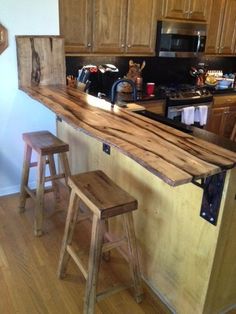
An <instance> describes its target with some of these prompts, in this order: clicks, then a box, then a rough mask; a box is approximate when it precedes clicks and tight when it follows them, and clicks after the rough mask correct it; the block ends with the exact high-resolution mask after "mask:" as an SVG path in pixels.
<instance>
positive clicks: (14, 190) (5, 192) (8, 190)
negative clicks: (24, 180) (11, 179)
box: [0, 185, 20, 196]
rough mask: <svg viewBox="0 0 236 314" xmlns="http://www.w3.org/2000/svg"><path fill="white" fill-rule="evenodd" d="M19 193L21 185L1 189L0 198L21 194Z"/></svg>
mask: <svg viewBox="0 0 236 314" xmlns="http://www.w3.org/2000/svg"><path fill="white" fill-rule="evenodd" d="M19 191H20V186H19V185H12V186H7V187H5V188H0V196H5V195H10V194H15V193H19Z"/></svg>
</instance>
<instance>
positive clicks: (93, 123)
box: [21, 86, 236, 186]
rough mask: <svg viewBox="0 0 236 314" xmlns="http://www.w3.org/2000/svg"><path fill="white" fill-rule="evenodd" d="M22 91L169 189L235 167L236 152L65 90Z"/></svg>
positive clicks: (83, 94) (49, 87) (62, 88)
mask: <svg viewBox="0 0 236 314" xmlns="http://www.w3.org/2000/svg"><path fill="white" fill-rule="evenodd" d="M21 89H22V90H23V91H24V92H26V93H27V94H28V95H29V96H30V97H32V98H33V99H35V100H37V101H39V102H41V103H42V104H43V105H45V106H46V107H48V108H49V109H51V110H52V111H53V112H54V113H55V114H56V115H57V116H58V117H60V118H61V119H63V120H64V121H65V122H67V123H69V124H70V125H72V126H73V127H74V128H76V129H78V130H80V131H82V132H84V133H86V134H88V135H89V136H92V137H94V138H96V139H98V140H99V141H101V142H105V143H107V144H109V145H110V146H112V147H115V148H116V149H118V150H119V151H121V152H122V153H123V154H125V155H127V156H129V157H130V158H132V159H133V160H135V161H136V162H138V163H139V164H140V165H142V166H143V167H144V168H146V169H147V170H149V171H150V172H152V173H153V174H154V175H156V176H158V177H159V178H161V179H162V180H163V181H165V182H166V183H168V184H169V185H171V186H178V185H181V184H184V183H188V182H192V181H195V180H198V179H201V178H206V177H207V176H210V175H213V174H216V173H219V172H221V171H222V170H225V169H230V168H233V167H235V164H236V153H235V152H233V151H231V150H227V149H225V148H223V147H221V146H219V145H215V144H212V143H210V142H207V141H205V140H202V139H201V138H198V137H196V136H192V135H191V134H186V133H184V132H181V131H178V130H176V129H174V128H172V127H169V126H167V125H164V124H163V123H159V122H156V121H152V120H150V119H148V118H146V117H142V116H139V115H137V114H135V113H133V112H130V111H128V110H126V109H124V108H119V107H117V106H114V108H112V107H111V104H110V103H109V102H107V101H105V100H101V99H98V98H96V97H93V96H91V95H87V94H85V93H82V92H79V91H78V90H76V89H74V88H68V87H66V86H41V87H33V86H27V87H26V86H24V87H21Z"/></svg>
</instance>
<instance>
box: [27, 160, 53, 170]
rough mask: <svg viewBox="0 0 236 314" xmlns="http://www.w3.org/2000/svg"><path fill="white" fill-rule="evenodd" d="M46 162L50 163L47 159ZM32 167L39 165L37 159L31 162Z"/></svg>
mask: <svg viewBox="0 0 236 314" xmlns="http://www.w3.org/2000/svg"><path fill="white" fill-rule="evenodd" d="M46 164H49V160H46ZM29 166H30V168H32V167H37V166H38V162H37V161H33V162H31V163H30V164H29Z"/></svg>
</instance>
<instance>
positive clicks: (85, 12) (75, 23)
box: [59, 0, 92, 53]
mask: <svg viewBox="0 0 236 314" xmlns="http://www.w3.org/2000/svg"><path fill="white" fill-rule="evenodd" d="M59 12H60V34H61V35H62V36H63V37H64V38H65V50H66V52H68V53H76V52H81V53H86V52H90V50H91V43H92V27H91V26H92V0H59Z"/></svg>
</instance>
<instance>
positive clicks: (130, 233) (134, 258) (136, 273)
mask: <svg viewBox="0 0 236 314" xmlns="http://www.w3.org/2000/svg"><path fill="white" fill-rule="evenodd" d="M122 216H123V221H124V227H125V231H126V235H127V239H128V248H129V260H130V262H129V266H130V270H131V274H132V279H133V283H134V290H135V299H136V302H137V303H140V302H141V301H142V300H143V289H142V284H141V272H140V267H139V262H138V251H137V245H136V237H135V232H134V222H133V216H132V213H131V212H129V213H126V214H123V215H122Z"/></svg>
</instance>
